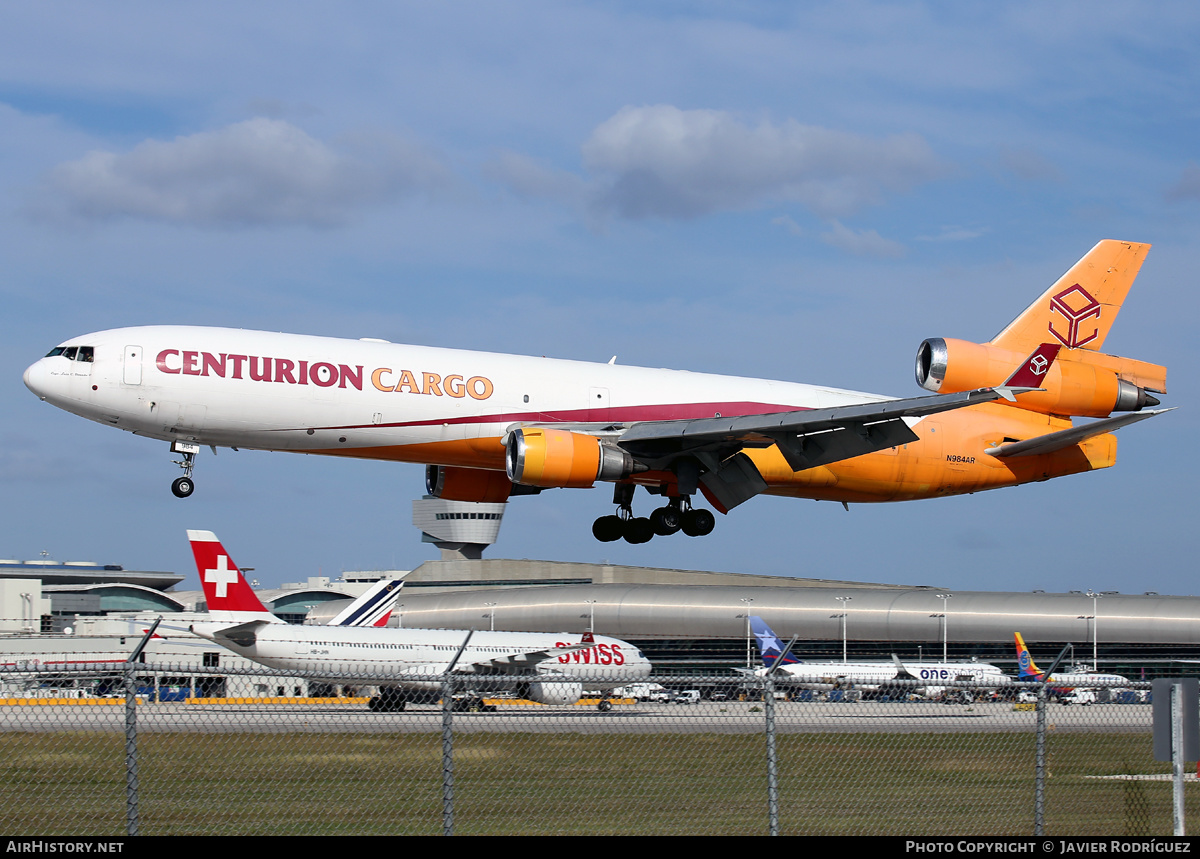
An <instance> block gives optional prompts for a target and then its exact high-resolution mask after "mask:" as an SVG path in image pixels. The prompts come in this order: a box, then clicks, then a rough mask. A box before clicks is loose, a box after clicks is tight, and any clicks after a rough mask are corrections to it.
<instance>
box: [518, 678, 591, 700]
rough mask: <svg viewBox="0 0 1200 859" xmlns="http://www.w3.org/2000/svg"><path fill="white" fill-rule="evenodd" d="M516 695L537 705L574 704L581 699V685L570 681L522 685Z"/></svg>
mask: <svg viewBox="0 0 1200 859" xmlns="http://www.w3.org/2000/svg"><path fill="white" fill-rule="evenodd" d="M517 694H518V695H520V696H521V697H522V698H524V699H525V700H527V701H536V702H537V703H539V704H564V705H565V704H574V703H575V702H576V701H578V700H579V699H580V698H582V697H583V684H582V683H579V682H572V681H561V680H555V681H545V680H538V681H535V682H533V683H522V684H521V685H520V686H518V687H517Z"/></svg>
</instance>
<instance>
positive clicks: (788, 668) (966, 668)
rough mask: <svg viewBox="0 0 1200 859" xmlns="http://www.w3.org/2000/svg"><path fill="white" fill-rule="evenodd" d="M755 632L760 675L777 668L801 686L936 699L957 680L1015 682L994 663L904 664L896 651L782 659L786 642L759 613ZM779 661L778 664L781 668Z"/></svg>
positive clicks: (754, 618)
mask: <svg viewBox="0 0 1200 859" xmlns="http://www.w3.org/2000/svg"><path fill="white" fill-rule="evenodd" d="M750 631H751V632H752V633H754V637H755V639H756V640H757V641H758V652H759V655H760V656H761V658H762V662H763V667H762V668H761V669H759V670H758V671H757V672H755V673H757V674H764V673H766V672H767V671H770V670H771V669H772V668H774V669H775V670H774V672H773V673H774V674H777V675H781V676H782V677H784V678H786V679H787V681H788V682H789V684H790V685H793V686H798V687H799V688H801V689H813V690H832V689H849V688H851V687H857V688H860V689H870V690H876V689H880V688H887V687H888V686H889V685H891V686H893V687H894V688H896V689H902V690H905V691H909V692H924V694H926V695H929V696H932V697H937V696H940V695H943V694H945V693H946V692H947V690H950V689H954V688H957V687H955V686H954V685H953V684H955V683H960V682H970V683H976V684H979V685H980V686H985V687H988V688H992V687H996V686H1005V685H1008V684H1009V683H1012V681H1013V679H1012V678H1011V677H1009V676H1008V675H1007V674H1005V673H1004V672H1003V671H1001V670H1000V669H999V668H997V667H996V666H995V665H991V664H989V663H986V662H915V663H914V662H909V663H905V662H902V661H901V660H900V658H899V657H897V656H896V655H895V654H893V655H892V661H891V662H803V661H801V660H799V659H797V658H796V657H794V656H792V655H791V653H788V654H787V655H786V656H784V658H783V660H782V661H781V662H779V657H780V656H781V655H782V654H783V650H784V647H783V642H781V641H780V640H779V637H778V636H777V635H776V634H775V633H774V631H773V630H772V629H771V627H770V626H768V625H767V622H766V621H764V620H763V619H762V618H761V617H758V616H757V615H751V617H750ZM776 662H779V666H778V667H777V668H776V667H775V663H776ZM896 681H903V682H901V683H897V682H896ZM922 681H924V682H922Z"/></svg>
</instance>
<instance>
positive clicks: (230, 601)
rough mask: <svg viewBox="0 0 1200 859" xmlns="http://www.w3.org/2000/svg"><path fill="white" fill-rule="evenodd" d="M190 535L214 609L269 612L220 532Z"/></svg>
mask: <svg viewBox="0 0 1200 859" xmlns="http://www.w3.org/2000/svg"><path fill="white" fill-rule="evenodd" d="M187 534H188V542H189V543H191V546H192V555H193V556H194V557H195V559H196V570H197V572H199V573H200V585H201V587H203V588H204V599H205V601H206V602H207V603H208V610H209V611H210V612H214V611H238V612H254V613H256V614H267V613H268V612H267V608H266V606H264V605H263V604H262V602H260V601H259V599H258V597H257V596H256V595H255V593H254V591H253V590H251V589H250V584H249V583H248V582H247V581H246V578H245V576H243V575H242V574H241V572H240V571H239V570H238V568H237V564H235V563H234V562H233V559H232V558H230V557H229V553H228V552H226V551H225V547H224V546H222V545H221V541H220V540H218V539H217V535H216V534H214V533H213V532H212V531H188V532H187Z"/></svg>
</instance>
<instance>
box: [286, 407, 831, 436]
mask: <svg viewBox="0 0 1200 859" xmlns="http://www.w3.org/2000/svg"><path fill="white" fill-rule="evenodd" d="M803 411H809V409H808V408H807V407H804V406H789V405H782V404H779V403H660V404H656V405H646V406H623V407H620V408H607V409H567V410H565V411H556V412H510V413H508V414H496V415H470V416H467V417H457V418H432V419H429V420H424V421H400V422H397V423H386V424H347V425H345V426H329V427H312V429H322V430H334V429H337V430H343V429H382V428H386V427H425V426H442V425H447V424H493V423H516V422H518V421H529V422H536V423H634V422H636V421H687V420H697V419H700V418H714V417H718V416H720V417H723V418H728V417H736V416H738V415H772V414H778V413H780V412H803ZM303 429H308V427H303ZM275 432H288V430H275Z"/></svg>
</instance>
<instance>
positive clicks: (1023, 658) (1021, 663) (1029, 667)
mask: <svg viewBox="0 0 1200 859" xmlns="http://www.w3.org/2000/svg"><path fill="white" fill-rule="evenodd" d="M1013 639H1014V640H1015V641H1016V643H1017V677H1018V678H1019V679H1021V680H1041V679H1042V672H1041V670H1040V669H1039V668H1038V667H1037V664H1036V663H1035V662H1034V661H1033V656H1031V655H1030V653H1029V648H1028V647H1026V646H1025V639H1023V638H1022V637H1021V633H1019V632H1014V633H1013ZM1053 667H1054V666H1051V668H1053Z"/></svg>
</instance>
